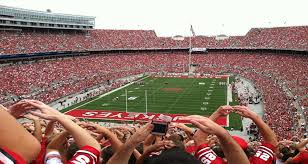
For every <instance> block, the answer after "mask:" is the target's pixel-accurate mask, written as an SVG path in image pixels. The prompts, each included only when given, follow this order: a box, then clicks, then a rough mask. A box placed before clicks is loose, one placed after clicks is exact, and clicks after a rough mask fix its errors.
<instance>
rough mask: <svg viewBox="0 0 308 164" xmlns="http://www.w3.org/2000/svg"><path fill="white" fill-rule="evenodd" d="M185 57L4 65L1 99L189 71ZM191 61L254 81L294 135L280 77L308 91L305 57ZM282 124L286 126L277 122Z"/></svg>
mask: <svg viewBox="0 0 308 164" xmlns="http://www.w3.org/2000/svg"><path fill="white" fill-rule="evenodd" d="M187 58H188V56H187V53H184V52H183V53H166V54H158V53H157V54H143V53H134V54H112V55H97V56H86V57H75V58H65V59H58V60H52V61H39V62H35V63H30V64H20V65H18V64H17V65H11V66H4V67H1V68H0V79H2V82H1V86H0V103H3V102H7V101H12V100H13V99H14V97H15V98H16V97H22V98H31V99H37V100H41V101H43V102H51V101H52V100H55V99H58V98H60V97H63V96H65V95H69V94H72V93H76V92H78V91H81V90H84V89H86V88H89V87H92V86H95V85H98V84H101V83H105V82H106V81H107V80H110V79H117V78H120V77H125V76H129V75H135V74H138V73H143V72H162V71H166V72H183V71H187ZM115 61H121V62H115ZM192 61H193V63H198V64H200V66H199V67H198V68H197V70H196V72H203V73H208V74H219V73H224V72H233V73H237V74H240V75H241V76H244V77H246V78H248V79H251V80H252V81H254V82H255V84H256V85H257V86H258V88H259V89H260V91H261V93H262V94H263V99H264V102H265V120H266V121H267V123H268V124H269V125H270V126H271V127H272V128H273V129H274V131H275V132H276V134H278V136H279V137H282V138H288V137H289V136H292V135H293V134H292V133H291V131H289V130H290V129H291V128H292V127H293V125H294V124H296V122H294V121H293V119H292V118H295V119H297V118H298V113H296V109H295V107H294V106H293V104H292V102H293V97H287V96H286V94H285V93H284V91H283V89H282V87H281V86H280V85H279V83H278V81H279V82H283V83H285V84H286V85H287V86H288V87H289V88H290V90H291V91H292V89H294V88H300V87H304V89H303V90H302V91H301V92H299V93H301V95H298V94H297V93H293V94H295V95H297V96H304V95H307V94H308V89H307V88H305V86H308V80H307V77H306V76H305V75H307V74H308V69H306V68H307V65H306V64H307V62H308V59H307V57H303V56H295V55H294V56H287V55H276V54H259V53H252V54H242V53H232V54H224V53H209V54H207V55H197V54H196V55H193V56H192ZM294 79H296V80H294ZM118 85H121V84H118ZM306 117H307V119H308V115H306ZM282 124H283V125H284V126H280V125H282ZM297 130H298V131H299V130H300V129H297Z"/></svg>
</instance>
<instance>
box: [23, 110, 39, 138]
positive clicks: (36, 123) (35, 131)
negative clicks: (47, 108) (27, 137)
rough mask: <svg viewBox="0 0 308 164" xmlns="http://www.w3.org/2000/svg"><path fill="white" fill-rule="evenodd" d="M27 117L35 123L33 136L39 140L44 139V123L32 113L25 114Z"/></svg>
mask: <svg viewBox="0 0 308 164" xmlns="http://www.w3.org/2000/svg"><path fill="white" fill-rule="evenodd" d="M24 117H25V118H27V119H29V120H32V121H33V124H34V133H33V136H34V137H35V138H36V139H37V140H38V141H39V142H41V141H42V125H41V122H40V119H39V118H38V117H36V116H33V115H32V114H27V115H24Z"/></svg>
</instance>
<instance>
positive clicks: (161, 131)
mask: <svg viewBox="0 0 308 164" xmlns="http://www.w3.org/2000/svg"><path fill="white" fill-rule="evenodd" d="M152 124H153V125H154V128H153V130H152V134H153V135H158V136H164V135H166V133H167V130H168V126H169V123H168V122H162V121H152Z"/></svg>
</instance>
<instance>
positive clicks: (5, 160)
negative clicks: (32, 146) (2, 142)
mask: <svg viewBox="0 0 308 164" xmlns="http://www.w3.org/2000/svg"><path fill="white" fill-rule="evenodd" d="M15 163H16V164H26V163H27V162H26V161H25V160H24V159H23V158H22V157H21V156H19V155H18V154H16V153H14V152H12V151H10V150H8V149H6V148H0V164H15Z"/></svg>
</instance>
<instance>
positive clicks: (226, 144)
mask: <svg viewBox="0 0 308 164" xmlns="http://www.w3.org/2000/svg"><path fill="white" fill-rule="evenodd" d="M187 120H189V121H190V122H191V123H192V124H194V125H195V126H197V127H198V128H199V129H200V130H202V131H203V132H204V133H207V134H215V135H216V136H217V138H218V139H219V142H220V144H221V147H222V150H223V152H224V154H225V156H226V158H227V160H228V163H231V164H232V163H233V164H238V163H241V164H246V163H247V164H248V163H249V160H248V158H247V156H246V154H245V153H244V151H243V150H242V148H241V147H240V146H239V145H238V144H237V143H236V142H235V141H234V140H233V138H232V137H231V135H230V134H229V133H228V132H227V131H226V130H225V129H224V128H223V127H221V126H220V125H218V124H216V123H215V122H213V121H212V120H211V119H209V118H206V117H203V118H200V117H195V116H191V117H190V116H188V117H187ZM208 160H210V159H208Z"/></svg>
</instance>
